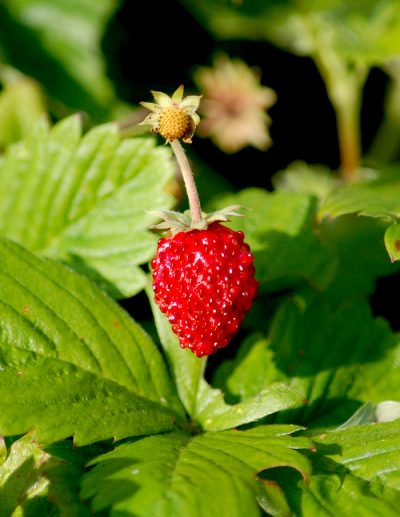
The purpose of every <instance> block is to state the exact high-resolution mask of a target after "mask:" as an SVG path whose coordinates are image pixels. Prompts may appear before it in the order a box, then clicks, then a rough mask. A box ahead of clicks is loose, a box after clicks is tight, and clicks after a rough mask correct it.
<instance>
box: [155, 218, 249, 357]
mask: <svg viewBox="0 0 400 517" xmlns="http://www.w3.org/2000/svg"><path fill="white" fill-rule="evenodd" d="M151 265H152V268H153V288H154V292H155V299H156V302H157V303H158V304H159V306H160V309H161V311H162V312H163V313H165V314H166V316H167V318H168V320H169V321H170V323H171V324H172V329H173V331H174V332H175V334H177V336H178V338H179V342H180V345H181V347H182V348H190V349H191V350H192V351H193V352H194V353H195V354H196V355H197V356H198V357H201V356H204V355H210V354H212V353H214V352H216V350H217V349H218V348H222V347H225V346H227V345H228V343H229V341H230V340H231V339H232V337H233V336H234V335H235V334H236V332H237V330H238V328H239V325H240V324H241V322H242V321H243V319H244V317H245V315H246V313H247V312H248V310H249V309H250V307H251V305H252V303H253V299H254V297H255V295H256V292H257V287H258V283H257V281H256V280H255V278H254V272H255V270H254V265H253V255H252V254H251V252H250V248H249V246H248V245H247V244H246V243H245V242H244V234H243V232H236V231H233V230H231V229H229V228H227V227H226V226H223V225H222V224H220V223H218V222H213V223H211V224H210V225H209V226H208V227H207V228H206V229H204V230H198V229H190V230H189V231H180V232H179V233H176V234H175V235H172V236H171V237H167V238H161V239H160V240H159V243H158V248H157V254H156V257H155V258H154V259H153V261H152V263H151Z"/></svg>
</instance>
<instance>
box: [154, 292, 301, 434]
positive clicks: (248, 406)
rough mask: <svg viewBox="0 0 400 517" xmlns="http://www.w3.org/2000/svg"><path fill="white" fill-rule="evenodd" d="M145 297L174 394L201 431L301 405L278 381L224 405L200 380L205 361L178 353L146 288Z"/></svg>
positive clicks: (217, 392)
mask: <svg viewBox="0 0 400 517" xmlns="http://www.w3.org/2000/svg"><path fill="white" fill-rule="evenodd" d="M148 294H149V297H150V299H151V304H152V309H153V313H154V317H155V320H156V324H157V330H158V334H159V336H160V341H161V344H162V346H163V348H164V351H165V354H166V356H167V360H168V362H169V364H170V368H171V370H172V372H173V377H174V379H175V382H176V388H177V391H178V393H179V396H180V398H181V400H182V402H183V404H184V406H185V409H186V411H187V413H188V415H189V416H191V417H192V419H194V420H195V421H196V422H197V423H198V424H199V425H200V426H201V428H202V429H204V430H207V431H220V430H223V429H230V428H232V427H237V426H239V425H242V424H247V423H249V422H253V421H255V420H259V419H260V418H262V417H264V416H266V415H270V414H272V413H276V412H277V411H280V410H282V409H287V408H289V407H292V406H295V405H298V404H301V398H300V395H299V393H298V392H297V391H296V390H294V389H291V388H290V387H289V386H288V385H285V384H283V383H280V382H276V383H274V384H271V385H264V386H261V387H260V388H259V389H258V390H257V391H256V393H254V396H253V397H250V398H248V399H247V400H245V401H243V402H242V403H240V404H236V405H228V404H226V403H225V401H224V397H223V394H222V392H221V391H220V390H218V389H212V388H211V387H210V386H209V384H208V383H207V382H206V381H205V379H204V377H203V373H204V367H205V358H204V359H201V360H199V359H197V358H195V357H194V356H193V354H192V353H191V352H190V351H189V350H185V351H183V350H180V348H179V342H178V339H177V337H176V336H175V335H174V333H173V332H172V330H171V325H169V323H168V320H167V319H166V318H165V317H164V316H163V315H162V314H161V311H160V310H159V309H158V307H157V305H156V304H155V302H154V301H153V300H152V297H153V295H152V292H151V290H150V289H149V290H148Z"/></svg>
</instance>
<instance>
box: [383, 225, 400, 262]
mask: <svg viewBox="0 0 400 517" xmlns="http://www.w3.org/2000/svg"><path fill="white" fill-rule="evenodd" d="M385 246H386V249H387V252H388V253H389V257H390V260H391V261H392V262H395V261H396V260H400V224H398V223H395V224H391V225H390V226H388V228H387V230H386V232H385Z"/></svg>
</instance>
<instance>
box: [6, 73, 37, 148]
mask: <svg viewBox="0 0 400 517" xmlns="http://www.w3.org/2000/svg"><path fill="white" fill-rule="evenodd" d="M46 111H47V110H46V106H45V102H44V98H43V93H42V91H41V89H40V87H39V85H38V84H36V83H35V82H34V81H32V80H30V79H18V80H15V81H10V83H8V84H6V85H5V87H4V89H3V90H2V92H1V93H0V147H1V148H4V147H7V145H9V144H12V143H14V142H17V141H18V140H21V139H22V138H23V137H24V136H26V135H27V134H28V133H29V132H30V131H31V130H32V127H33V125H34V123H35V122H37V121H38V119H39V118H40V117H41V116H43V114H45V113H46Z"/></svg>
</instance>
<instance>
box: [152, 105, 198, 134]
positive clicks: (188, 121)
mask: <svg viewBox="0 0 400 517" xmlns="http://www.w3.org/2000/svg"><path fill="white" fill-rule="evenodd" d="M194 129H195V127H194V122H193V120H192V118H191V116H190V115H188V114H187V113H186V111H185V110H183V109H182V108H180V107H179V106H171V107H168V108H163V109H162V110H161V113H160V118H159V123H158V127H157V131H158V132H159V133H160V135H161V136H163V137H164V138H165V139H166V140H168V141H169V142H171V141H172V140H175V139H178V140H180V139H183V141H186V142H190V141H191V136H192V134H193V131H194Z"/></svg>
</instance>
